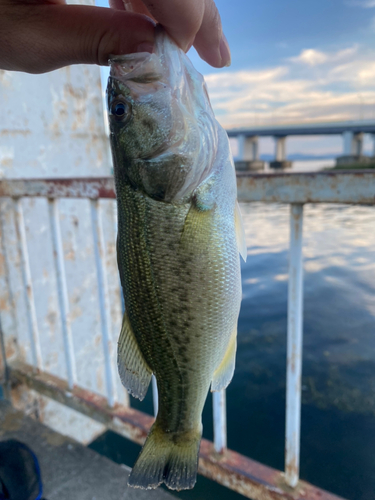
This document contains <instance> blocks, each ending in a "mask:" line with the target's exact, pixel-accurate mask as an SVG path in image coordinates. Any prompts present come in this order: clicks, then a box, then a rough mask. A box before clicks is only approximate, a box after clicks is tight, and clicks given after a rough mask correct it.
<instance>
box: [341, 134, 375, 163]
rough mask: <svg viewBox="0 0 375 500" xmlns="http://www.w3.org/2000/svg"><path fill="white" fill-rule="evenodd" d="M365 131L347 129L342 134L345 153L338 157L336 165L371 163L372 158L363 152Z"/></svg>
mask: <svg viewBox="0 0 375 500" xmlns="http://www.w3.org/2000/svg"><path fill="white" fill-rule="evenodd" d="M363 136H364V134H363V132H358V133H354V132H352V131H351V130H346V131H345V132H344V133H343V134H342V138H343V143H344V154H343V156H339V157H338V158H336V166H340V167H341V166H345V165H350V164H352V163H353V164H354V163H355V164H358V163H360V164H362V163H363V165H364V166H365V165H366V163H370V161H371V158H370V157H368V156H365V155H364V154H363ZM374 156H375V140H374Z"/></svg>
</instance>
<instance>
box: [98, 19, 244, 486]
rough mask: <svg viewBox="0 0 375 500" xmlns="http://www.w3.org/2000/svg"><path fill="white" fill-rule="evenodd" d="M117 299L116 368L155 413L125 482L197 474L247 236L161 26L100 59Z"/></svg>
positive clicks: (196, 89)
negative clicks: (150, 37) (146, 49)
mask: <svg viewBox="0 0 375 500" xmlns="http://www.w3.org/2000/svg"><path fill="white" fill-rule="evenodd" d="M107 104H108V119H109V128H110V144H111V150H112V157H113V169H114V180H115V189H116V197H117V212H118V235H117V261H118V268H119V273H120V279H121V284H122V289H123V295H124V301H125V314H124V317H123V322H122V328H121V332H120V337H119V340H118V353H117V354H118V370H119V375H120V378H121V381H122V384H123V385H124V386H125V388H126V389H127V390H128V391H129V392H130V394H132V395H133V396H134V397H136V398H139V399H140V400H142V399H143V398H144V397H145V395H146V392H147V389H148V387H149V384H150V380H151V376H152V374H154V376H155V378H156V382H157V388H158V413H157V416H156V419H155V422H154V424H153V426H152V427H151V430H150V432H149V434H148V436H147V438H146V441H145V444H144V446H143V448H142V450H141V452H140V455H139V457H138V459H137V461H136V463H135V465H134V467H133V469H132V471H131V474H130V476H129V480H128V484H129V485H130V486H132V487H136V488H144V489H151V488H156V487H158V486H159V485H160V484H162V483H165V485H166V486H167V487H168V488H170V489H172V490H178V491H179V490H183V489H191V488H193V486H194V485H195V482H196V476H197V468H198V454H199V447H200V441H201V436H202V410H203V406H204V403H205V400H206V397H207V394H208V391H209V389H210V388H211V391H220V390H222V389H224V388H225V387H227V385H228V384H229V382H230V381H231V379H232V376H233V372H234V366H235V355H236V337H237V322H238V315H239V310H240V304H241V295H242V291H241V272H240V257H239V256H240V254H241V255H242V257H243V258H244V259H246V243H245V236H244V228H243V223H242V219H241V213H240V209H239V206H238V202H237V186H236V175H235V169H234V164H233V159H232V155H231V151H230V146H229V140H228V137H227V134H226V132H225V130H224V129H223V128H222V127H221V126H220V125H219V123H218V122H217V121H216V119H215V116H214V113H213V111H212V108H211V104H210V100H209V96H208V92H207V87H206V84H205V82H204V79H203V77H202V75H200V74H199V73H198V72H197V71H196V70H195V68H194V67H193V65H192V63H191V62H190V60H189V59H188V57H187V56H186V55H185V53H184V52H183V51H182V50H181V49H180V48H179V47H178V46H177V45H176V44H175V43H174V41H173V40H172V39H171V38H170V37H169V36H168V34H167V33H166V32H165V31H164V30H163V29H162V28H159V29H158V31H157V34H156V37H155V47H154V50H153V52H152V53H136V54H130V55H124V56H116V57H113V58H112V59H111V60H110V75H109V79H108V86H107Z"/></svg>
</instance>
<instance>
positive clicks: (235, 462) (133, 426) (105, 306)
mask: <svg viewBox="0 0 375 500" xmlns="http://www.w3.org/2000/svg"><path fill="white" fill-rule="evenodd" d="M238 195H239V201H245V202H252V201H264V202H286V203H290V204H291V217H290V263H289V291H288V332H287V399H286V434H285V476H284V475H283V474H282V473H279V472H277V471H274V470H273V469H271V468H268V467H266V466H263V465H261V464H257V463H256V462H254V461H252V460H250V459H247V458H246V457H243V456H241V455H238V454H236V453H234V452H231V451H230V450H227V448H226V446H227V442H226V440H227V432H226V398H225V391H221V392H219V393H214V394H213V419H214V444H213V448H212V449H211V448H210V444H209V443H208V442H206V441H205V440H203V441H202V446H201V462H200V471H201V472H202V473H204V474H205V475H206V476H208V477H211V478H213V479H215V480H217V481H218V482H220V483H221V484H224V485H226V486H229V487H231V488H232V489H234V490H236V491H238V492H240V493H242V494H244V495H245V496H247V497H249V498H254V499H258V498H259V499H263V498H266V499H268V498H270V499H271V498H272V499H281V498H290V499H294V498H299V491H300V489H301V487H302V486H301V485H303V490H304V496H303V498H305V499H306V500H312V499H315V498H317V496H319V498H321V499H322V500H323V499H327V500H328V499H332V500H333V499H337V498H338V497H335V496H334V495H331V494H329V493H327V492H325V491H323V490H319V489H317V488H315V487H314V486H311V485H308V484H307V483H304V482H301V481H299V451H300V450H299V445H300V415H301V372H302V317H303V265H302V226H303V204H304V203H305V202H316V203H320V202H326V203H359V204H360V203H366V204H375V172H345V173H337V172H325V173H315V174H280V175H271V176H270V175H268V176H267V175H250V174H242V175H238ZM28 196H31V197H45V198H47V199H48V206H49V210H48V213H49V221H50V227H51V234H52V245H53V253H54V266H55V273H56V283H57V288H58V306H59V312H60V318H61V328H62V335H63V345H64V352H65V364H66V385H64V384H65V382H64V381H63V380H58V379H56V377H55V378H53V377H52V376H49V375H48V373H46V372H43V360H42V354H41V345H40V343H41V340H40V336H39V332H38V324H37V317H36V312H35V302H34V293H33V283H32V279H31V271H30V264H29V258H28V248H27V241H26V233H25V224H24V219H23V212H22V206H21V203H20V199H21V198H22V197H28ZM114 196H115V195H114V190H113V183H112V180H111V179H109V178H103V179H75V180H74V179H70V180H67V179H66V180H64V182H61V181H59V180H40V179H39V180H13V181H11V180H2V181H0V198H1V197H10V198H13V200H14V203H15V216H16V217H15V221H16V233H17V241H18V245H19V254H20V257H21V269H22V280H23V287H24V290H25V301H26V305H27V308H26V311H27V319H28V329H29V336H30V342H31V347H32V367H31V368H28V367H27V366H26V365H24V364H22V362H21V363H18V364H17V362H15V363H14V362H10V363H8V368H9V371H10V374H11V376H12V377H13V378H14V380H17V381H18V382H22V383H24V384H27V385H28V386H29V387H31V388H33V389H35V390H37V391H40V392H41V393H43V394H45V395H48V396H50V397H53V398H55V399H56V400H58V401H60V402H63V403H64V404H67V405H70V406H71V407H73V408H75V409H78V410H79V411H81V412H83V413H86V414H89V415H90V416H92V417H93V418H96V419H98V420H100V421H101V422H104V423H106V424H107V425H108V426H112V428H115V429H116V430H119V431H120V432H123V433H124V435H126V436H127V437H130V438H131V439H133V440H135V441H137V442H142V441H143V439H144V435H145V432H146V431H147V427H148V426H149V425H151V420H150V419H149V417H146V416H145V415H144V414H142V413H140V412H136V411H135V410H132V412H131V413H129V412H128V411H127V410H126V407H122V409H120V410H118V408H116V405H115V403H116V402H117V395H116V384H115V380H116V379H115V377H116V367H115V365H114V363H113V362H112V361H111V360H112V359H113V350H114V345H113V342H112V340H111V335H110V331H111V315H110V311H109V291H108V283H107V281H108V279H107V270H106V266H105V262H106V259H105V245H104V238H103V225H102V216H101V207H100V202H99V199H100V198H114ZM59 198H88V199H89V200H90V210H91V222H92V238H93V247H94V256H95V267H96V276H97V282H98V293H99V309H100V311H99V313H100V325H101V334H102V350H103V354H104V365H105V370H104V371H105V382H106V383H105V387H106V397H105V400H101V399H100V398H99V397H98V396H93V395H92V394H91V393H90V394H89V393H88V391H84V390H83V389H81V388H77V386H76V384H77V375H76V362H75V353H74V348H73V339H72V332H71V318H70V313H69V300H68V292H67V283H66V273H65V262H64V252H63V245H62V237H61V229H60V217H59ZM1 229H2V227H1V226H0V230H1ZM0 330H1V325H0ZM0 333H1V332H0ZM3 353H4V349H3ZM33 368H37V369H38V370H39V373H36V372H34V371H33ZM152 387H153V396H154V397H153V400H154V413H155V414H156V413H157V389H156V383H155V379H153V382H152ZM90 398H91V399H90ZM95 398H96V399H95ZM98 398H99V399H98ZM94 399H95V401H96V403H95V404H94V403H93V400H94ZM89 400H90V401H89ZM119 422H120V424H121V425H119ZM219 456H221V458H220V457H219ZM218 457H219V458H218ZM283 484H284V485H285V488H284V487H283ZM288 486H289V487H291V488H293V490H292V492H291V490H290V489H289V490H288Z"/></svg>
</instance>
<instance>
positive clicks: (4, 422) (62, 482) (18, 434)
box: [0, 401, 175, 500]
mask: <svg viewBox="0 0 375 500" xmlns="http://www.w3.org/2000/svg"><path fill="white" fill-rule="evenodd" d="M6 439H18V440H19V441H21V442H23V443H25V444H26V445H27V446H29V447H30V448H31V449H32V450H33V451H34V453H35V454H36V456H37V457H38V460H39V465H40V468H41V472H42V481H43V485H44V488H43V496H44V498H45V499H46V500H102V499H105V500H172V499H173V498H175V497H173V496H172V495H169V494H168V493H166V492H165V491H163V490H160V489H158V490H153V491H145V490H139V489H132V488H128V486H127V479H128V475H129V472H130V469H129V468H128V467H126V466H120V465H117V464H115V463H114V462H112V461H110V460H108V459H107V458H105V457H103V456H101V455H99V454H98V453H96V452H95V451H93V450H90V449H89V448H86V447H85V446H83V445H81V444H80V443H78V442H76V441H74V440H73V439H70V438H68V437H66V436H63V435H61V434H58V433H57V432H54V431H52V430H51V429H49V428H48V427H46V426H45V425H42V424H41V423H39V422H36V421H35V420H33V419H31V418H29V417H26V416H25V415H24V414H23V413H21V412H19V411H17V410H15V409H14V408H12V406H11V405H10V404H9V403H7V402H6V401H0V441H2V440H6Z"/></svg>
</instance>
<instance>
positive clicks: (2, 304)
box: [0, 297, 9, 311]
mask: <svg viewBox="0 0 375 500" xmlns="http://www.w3.org/2000/svg"><path fill="white" fill-rule="evenodd" d="M0 311H9V304H8V301H7V300H6V299H5V298H4V297H0Z"/></svg>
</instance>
